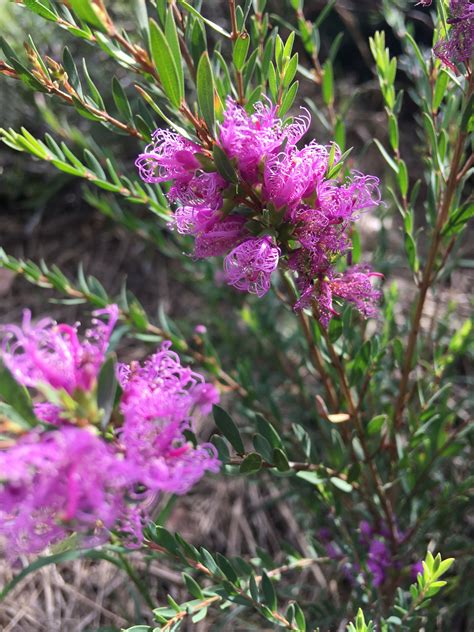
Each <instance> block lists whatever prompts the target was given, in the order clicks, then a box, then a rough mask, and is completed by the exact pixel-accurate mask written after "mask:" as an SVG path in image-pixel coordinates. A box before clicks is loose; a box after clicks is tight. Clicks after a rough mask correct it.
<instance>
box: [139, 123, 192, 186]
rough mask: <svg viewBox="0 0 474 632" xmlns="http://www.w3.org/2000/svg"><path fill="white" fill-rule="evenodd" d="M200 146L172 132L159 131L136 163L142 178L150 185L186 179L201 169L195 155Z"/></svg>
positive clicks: (154, 134)
mask: <svg viewBox="0 0 474 632" xmlns="http://www.w3.org/2000/svg"><path fill="white" fill-rule="evenodd" d="M199 150H200V148H199V145H196V143H193V142H191V141H190V140H187V139H186V138H184V137H183V136H180V135H179V134H176V133H175V132H172V131H170V130H165V129H157V130H156V131H155V132H154V133H153V136H152V142H151V143H150V144H149V145H147V147H146V148H145V151H144V152H143V153H142V154H140V155H139V156H138V158H137V160H136V161H135V165H136V166H137V167H138V171H139V174H140V177H141V178H142V180H144V181H145V182H148V183H149V184H152V183H156V182H167V181H169V180H173V179H175V178H186V177H188V176H189V174H190V173H193V172H194V171H196V169H199V166H200V165H199V162H198V160H197V159H196V158H195V157H194V154H196V153H198V152H199Z"/></svg>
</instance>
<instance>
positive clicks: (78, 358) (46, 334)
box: [0, 305, 118, 394]
mask: <svg viewBox="0 0 474 632" xmlns="http://www.w3.org/2000/svg"><path fill="white" fill-rule="evenodd" d="M93 315H94V317H95V318H94V319H93V320H92V327H91V328H90V329H88V330H87V331H86V332H85V335H84V337H83V340H82V341H81V340H80V339H79V336H78V333H77V329H78V326H77V325H74V326H71V325H66V324H64V323H60V324H57V323H55V322H54V321H53V320H51V319H50V318H44V319H42V320H40V321H39V322H38V323H36V325H32V323H31V313H30V312H29V311H28V310H25V312H24V314H23V324H22V326H21V327H18V326H16V325H5V326H3V327H1V328H0V336H1V339H2V348H1V355H2V359H3V362H4V363H5V365H6V366H7V367H8V369H9V370H10V371H11V372H12V374H13V376H14V377H15V379H16V380H18V381H19V382H20V383H21V384H24V385H25V386H29V387H33V388H38V386H40V385H41V383H46V384H49V386H52V387H53V388H56V389H64V390H65V391H67V392H68V393H69V394H72V393H73V392H74V391H75V390H77V389H79V390H83V391H89V390H91V389H92V388H93V387H94V385H95V382H96V378H97V375H98V373H99V371H100V368H101V366H102V364H103V362H104V358H105V354H106V351H107V347H108V344H109V340H110V336H111V334H112V331H113V329H114V327H115V324H116V322H117V319H118V308H117V306H116V305H110V306H109V307H107V308H105V309H101V310H98V311H96V312H94V314H93ZM103 316H107V317H108V322H107V323H105V322H104V321H103V320H101V318H99V317H103Z"/></svg>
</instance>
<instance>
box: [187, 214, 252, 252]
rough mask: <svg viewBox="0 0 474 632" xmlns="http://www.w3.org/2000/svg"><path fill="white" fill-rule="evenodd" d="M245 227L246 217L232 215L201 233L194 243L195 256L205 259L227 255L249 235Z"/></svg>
mask: <svg viewBox="0 0 474 632" xmlns="http://www.w3.org/2000/svg"><path fill="white" fill-rule="evenodd" d="M244 225H245V218H244V217H242V216H241V215H230V216H229V217H225V218H224V219H221V220H219V221H218V222H215V223H213V224H212V225H211V227H210V228H207V229H205V230H202V231H200V232H199V233H198V234H197V237H196V241H195V242H194V256H195V257H196V259H205V258H207V257H220V256H222V255H225V254H226V253H227V252H229V250H230V249H231V248H233V247H234V246H235V245H236V244H238V243H239V242H240V241H242V239H244V237H245V236H246V235H247V232H246V230H245V228H244Z"/></svg>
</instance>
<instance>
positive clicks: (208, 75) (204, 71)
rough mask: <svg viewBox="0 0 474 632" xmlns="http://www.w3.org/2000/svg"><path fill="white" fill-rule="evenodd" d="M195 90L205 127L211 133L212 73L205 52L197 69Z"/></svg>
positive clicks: (213, 113) (212, 124)
mask: <svg viewBox="0 0 474 632" xmlns="http://www.w3.org/2000/svg"><path fill="white" fill-rule="evenodd" d="M196 88H197V98H198V104H199V109H200V110H201V114H202V116H203V118H204V120H205V121H206V125H207V127H208V129H209V131H210V132H211V134H212V133H213V129H214V121H215V111H214V76H213V73H212V67H211V62H210V59H209V54H208V52H207V51H204V53H203V54H202V56H201V59H200V60H199V65H198V68H197V76H196Z"/></svg>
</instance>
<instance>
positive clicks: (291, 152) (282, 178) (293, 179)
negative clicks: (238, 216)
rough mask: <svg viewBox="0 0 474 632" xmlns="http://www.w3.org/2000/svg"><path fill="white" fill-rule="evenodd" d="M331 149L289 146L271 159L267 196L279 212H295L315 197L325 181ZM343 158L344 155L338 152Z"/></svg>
mask: <svg viewBox="0 0 474 632" xmlns="http://www.w3.org/2000/svg"><path fill="white" fill-rule="evenodd" d="M329 152H330V148H328V147H325V146H324V145H318V144H317V143H315V142H314V141H313V142H311V143H310V144H309V145H306V146H305V147H303V149H296V147H295V146H292V145H290V146H287V147H286V148H285V151H283V152H280V153H278V154H276V155H273V156H270V157H269V158H268V159H267V160H266V161H265V166H264V171H263V182H264V186H263V194H264V197H265V199H266V200H268V201H269V202H272V203H273V204H274V205H275V206H276V208H282V207H284V206H286V207H288V208H289V209H292V208H293V207H294V206H295V205H296V204H301V202H302V201H303V200H304V199H305V198H307V197H309V196H311V195H312V194H313V193H314V191H315V188H316V185H317V184H318V183H319V182H321V181H322V179H323V177H324V174H325V173H326V170H327V167H328V161H329ZM336 155H337V156H340V151H338V152H337V154H336Z"/></svg>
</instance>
